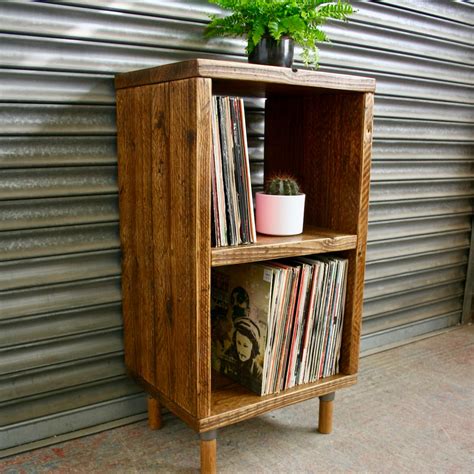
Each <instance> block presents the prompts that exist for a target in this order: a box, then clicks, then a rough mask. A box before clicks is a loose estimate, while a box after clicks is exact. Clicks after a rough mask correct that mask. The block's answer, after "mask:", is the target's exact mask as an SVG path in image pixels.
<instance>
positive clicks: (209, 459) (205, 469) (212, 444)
mask: <svg viewBox="0 0 474 474" xmlns="http://www.w3.org/2000/svg"><path fill="white" fill-rule="evenodd" d="M200 443H201V474H216V472H217V465H216V459H217V441H216V440H215V439H211V440H201V441H200Z"/></svg>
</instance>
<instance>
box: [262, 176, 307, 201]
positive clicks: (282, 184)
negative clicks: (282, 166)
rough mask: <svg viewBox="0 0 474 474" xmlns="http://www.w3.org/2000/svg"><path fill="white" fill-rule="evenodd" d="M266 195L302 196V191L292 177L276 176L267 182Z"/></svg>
mask: <svg viewBox="0 0 474 474" xmlns="http://www.w3.org/2000/svg"><path fill="white" fill-rule="evenodd" d="M265 193H266V194H274V195H278V196H295V195H297V194H301V190H300V187H299V185H298V183H297V182H296V180H295V178H293V177H292V176H289V175H276V176H273V177H272V178H270V179H269V180H268V181H267V182H266V184H265Z"/></svg>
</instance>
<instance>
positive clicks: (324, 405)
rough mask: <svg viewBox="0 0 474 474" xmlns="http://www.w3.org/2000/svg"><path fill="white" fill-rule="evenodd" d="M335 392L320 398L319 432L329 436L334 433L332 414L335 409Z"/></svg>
mask: <svg viewBox="0 0 474 474" xmlns="http://www.w3.org/2000/svg"><path fill="white" fill-rule="evenodd" d="M335 395H336V394H335V392H332V393H328V394H327V395H323V396H322V397H319V424H318V431H319V432H320V433H323V434H329V433H331V431H332V413H333V409H334V397H335Z"/></svg>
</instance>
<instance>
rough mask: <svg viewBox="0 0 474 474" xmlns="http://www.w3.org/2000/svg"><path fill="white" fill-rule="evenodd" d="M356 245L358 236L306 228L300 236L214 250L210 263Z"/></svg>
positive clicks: (261, 239)
mask: <svg viewBox="0 0 474 474" xmlns="http://www.w3.org/2000/svg"><path fill="white" fill-rule="evenodd" d="M356 245H357V235H354V234H343V233H340V232H334V231H331V230H328V229H322V228H318V227H312V226H305V228H304V231H303V233H302V234H299V235H290V236H269V235H263V234H257V242H256V243H255V244H249V245H233V246H229V247H214V248H212V252H211V264H212V266H213V267H220V266H222V265H236V264H239V263H249V262H258V261H261V260H272V259H275V258H285V257H298V256H301V255H311V254H317V253H326V252H339V251H341V250H351V249H355V248H356Z"/></svg>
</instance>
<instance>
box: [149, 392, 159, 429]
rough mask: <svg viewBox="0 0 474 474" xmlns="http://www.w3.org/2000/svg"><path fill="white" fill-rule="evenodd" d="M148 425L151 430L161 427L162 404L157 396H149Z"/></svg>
mask: <svg viewBox="0 0 474 474" xmlns="http://www.w3.org/2000/svg"><path fill="white" fill-rule="evenodd" d="M148 426H149V427H150V429H151V430H159V429H160V428H161V406H160V402H159V401H158V399H157V398H154V397H152V396H149V397H148Z"/></svg>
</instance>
